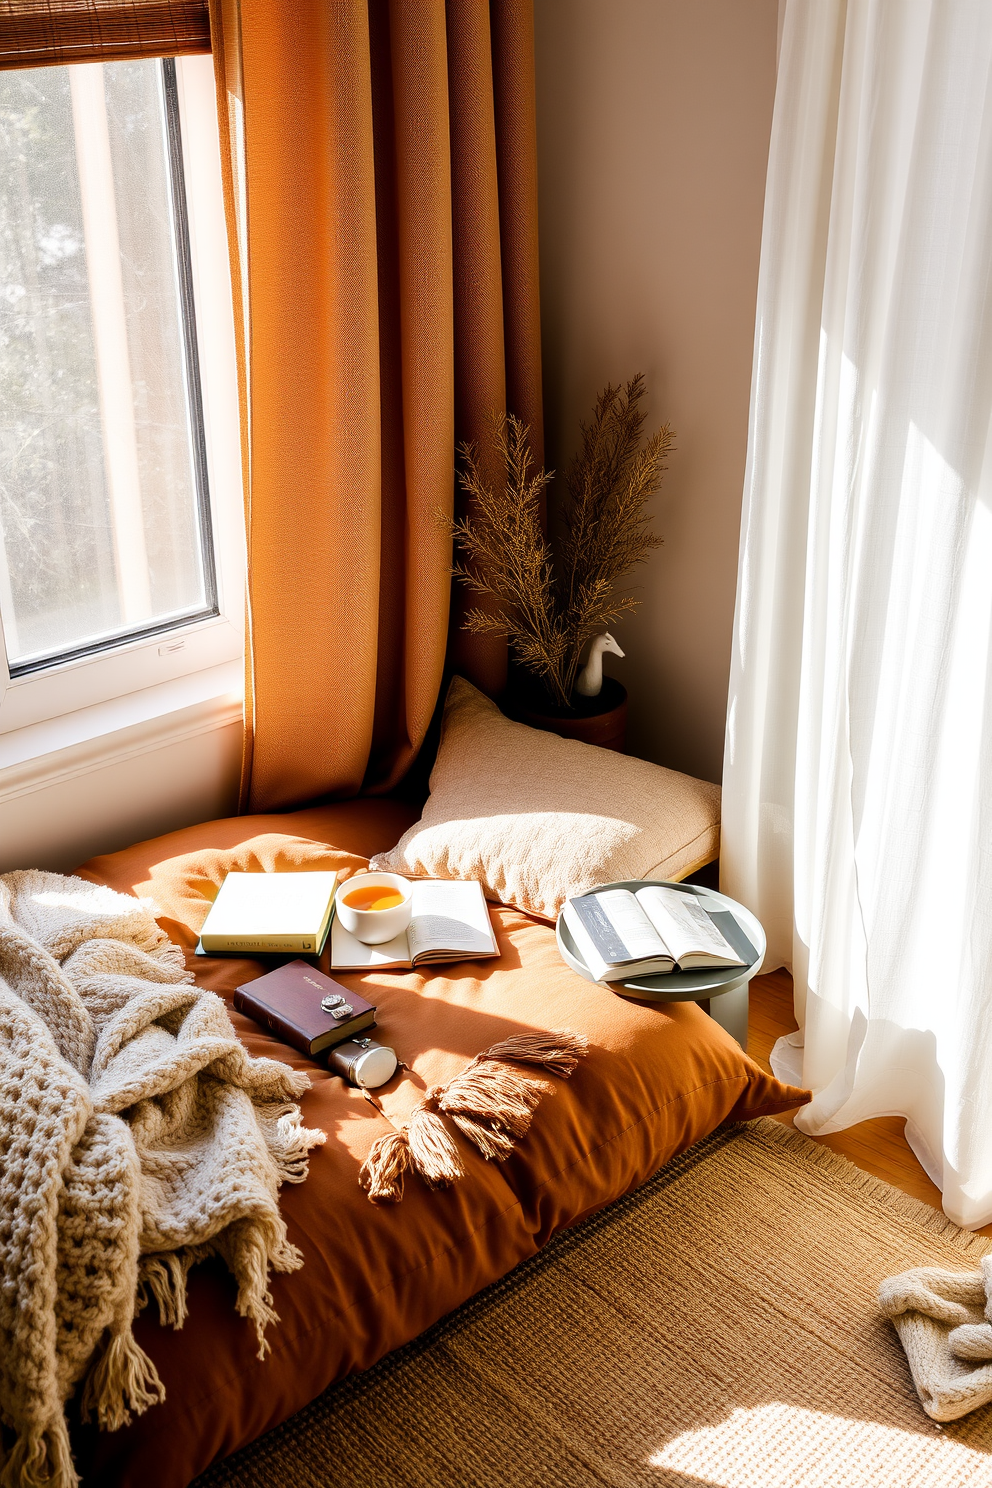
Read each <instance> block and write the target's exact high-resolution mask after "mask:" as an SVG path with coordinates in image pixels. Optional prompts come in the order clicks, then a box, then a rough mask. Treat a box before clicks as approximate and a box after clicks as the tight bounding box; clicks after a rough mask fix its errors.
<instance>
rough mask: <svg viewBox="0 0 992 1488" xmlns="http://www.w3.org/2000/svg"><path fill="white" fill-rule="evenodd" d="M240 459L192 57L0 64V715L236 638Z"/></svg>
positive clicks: (209, 153) (94, 694)
mask: <svg viewBox="0 0 992 1488" xmlns="http://www.w3.org/2000/svg"><path fill="white" fill-rule="evenodd" d="M201 374H202V375H201ZM238 461H239V449H238V432H237V394H236V383H235V371H234V352H233V325H232V324H231V309H230V287H229V281H228V278H227V265H226V245H225V239H224V227H223V208H222V201H221V184H220V169H219V157H218V149H217V137H216V120H215V117H214V116H213V79H212V67H211V62H210V59H209V57H189V58H183V59H181V60H179V61H176V60H174V59H166V60H164V61H163V60H161V59H131V60H126V61H112V62H105V63H99V62H96V63H85V64H74V65H71V66H53V67H36V68H30V69H27V70H11V71H2V72H0V623H2V635H3V650H4V655H5V658H6V690H5V693H4V696H3V700H2V702H0V732H3V731H5V730H8V729H11V728H15V727H20V726H22V725H24V724H25V723H28V722H32V721H35V720H37V719H40V718H46V717H54V716H56V715H57V714H59V713H61V712H64V711H68V710H70V709H74V708H79V707H83V706H86V704H87V703H89V702H93V701H99V700H101V699H104V698H108V697H113V696H119V695H120V694H121V693H123V692H127V691H132V690H135V689H137V688H142V687H147V686H149V685H152V684H154V683H155V682H158V681H162V680H169V679H171V678H174V677H175V676H177V675H180V674H181V673H182V672H184V671H191V670H196V669H199V668H203V667H207V666H210V665H213V664H216V663H217V662H219V661H224V660H227V659H229V658H231V657H233V656H235V655H237V654H238V653H239V651H240V647H241V634H240V624H239V619H240V615H239V612H240V606H241V602H242V594H243V587H242V586H243V578H242V574H243V558H242V554H241V550H240V530H239V529H240V510H239V508H240V498H239V488H240V472H239V468H238ZM0 680H3V679H0Z"/></svg>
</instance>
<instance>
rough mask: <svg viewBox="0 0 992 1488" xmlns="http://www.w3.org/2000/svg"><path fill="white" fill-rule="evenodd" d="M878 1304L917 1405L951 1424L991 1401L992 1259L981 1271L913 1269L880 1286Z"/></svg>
mask: <svg viewBox="0 0 992 1488" xmlns="http://www.w3.org/2000/svg"><path fill="white" fill-rule="evenodd" d="M878 1301H879V1305H880V1307H881V1309H882V1311H883V1312H884V1313H885V1315H886V1317H888V1318H891V1319H892V1323H893V1326H894V1327H895V1329H896V1332H897V1333H898V1334H899V1338H900V1341H901V1342H902V1346H903V1348H904V1349H905V1350H906V1358H907V1360H908V1361H909V1368H910V1372H911V1373H912V1376H913V1384H914V1385H915V1386H916V1393H917V1395H919V1397H920V1403H921V1405H922V1406H923V1409H924V1410H925V1411H926V1413H927V1415H928V1416H932V1418H933V1419H934V1420H935V1421H956V1420H958V1419H959V1418H960V1417H961V1416H966V1415H967V1414H968V1412H969V1411H973V1410H977V1409H978V1407H979V1406H980V1405H988V1403H989V1401H990V1400H992V1256H983V1257H982V1261H981V1270H980V1271H941V1270H939V1269H938V1268H937V1267H935V1266H918V1267H917V1268H916V1269H915V1270H913V1271H902V1272H900V1274H899V1275H898V1276H889V1277H887V1278H886V1280H885V1281H883V1282H882V1285H881V1287H880V1288H879V1292H878Z"/></svg>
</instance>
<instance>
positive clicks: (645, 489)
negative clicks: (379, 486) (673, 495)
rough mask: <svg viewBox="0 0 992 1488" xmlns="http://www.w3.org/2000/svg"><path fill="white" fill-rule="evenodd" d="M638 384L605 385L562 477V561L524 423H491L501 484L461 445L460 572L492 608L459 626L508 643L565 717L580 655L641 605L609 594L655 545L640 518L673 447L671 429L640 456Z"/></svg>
mask: <svg viewBox="0 0 992 1488" xmlns="http://www.w3.org/2000/svg"><path fill="white" fill-rule="evenodd" d="M644 393H645V387H644V378H643V376H642V375H641V374H640V373H638V374H637V376H635V377H632V378H631V379H630V381H629V382H628V383H627V384H626V386H625V387H624V388H623V389H620V388H615V387H606V388H604V389H603V391H602V392H601V393H600V394H599V397H598V398H597V400H596V406H595V409H594V410H593V414H592V418H591V420H590V422H589V423H588V424H583V425H582V448H581V450H580V452H579V454H578V455H577V456H576V457H575V459H574V460H573V461H572V463H571V464H570V466H569V467H568V469H567V471H566V492H565V497H564V500H563V502H562V505H561V509H560V513H559V526H560V529H561V534H562V535H561V540H560V542H559V544H558V554H557V562H556V555H555V554H554V552H553V550H552V547H551V544H550V543H549V542H548V540H547V538H546V537H545V535H544V531H543V528H542V524H541V497H542V495H543V493H544V490H545V488H546V487H547V485H548V483H549V482H550V480H551V474H550V473H549V472H548V471H545V470H540V471H537V472H536V473H533V472H532V466H533V459H532V456H531V452H530V445H529V430H528V428H527V426H526V424H522V423H521V422H520V420H519V419H516V418H514V417H513V416H512V415H511V416H509V417H505V416H503V415H497V416H495V417H494V419H493V436H492V440H493V447H494V450H495V453H496V455H497V456H498V457H499V461H500V463H501V465H502V468H503V470H504V471H505V481H504V480H502V479H501V480H499V481H497V482H489V481H487V480H486V479H485V478H484V476H483V474H482V471H481V466H480V461H479V458H478V451H477V450H476V448H475V446H474V445H463V446H461V448H460V450H459V454H460V456H461V458H462V460H463V462H464V465H463V469H462V471H461V473H460V476H459V481H460V484H461V487H462V489H463V490H464V491H465V492H466V494H467V495H468V497H469V499H470V511H469V514H468V516H466V517H463V518H461V519H460V520H459V521H456V522H453V523H452V536H453V538H454V542H455V545H456V546H457V547H458V548H459V549H460V550H461V552H462V554H463V560H464V561H462V562H460V563H457V564H456V565H455V569H454V571H455V574H456V575H457V577H458V578H459V579H461V581H462V582H463V583H464V584H466V585H467V586H468V588H469V589H471V590H472V591H473V592H474V593H476V594H485V595H488V596H489V597H490V598H491V599H492V600H493V601H494V602H495V603H494V605H493V608H492V610H491V611H488V610H483V609H481V608H474V609H471V610H469V611H468V613H467V614H466V616H465V619H464V622H463V624H464V627H465V629H466V630H469V631H473V632H475V633H476V634H499V635H505V636H506V637H507V638H508V640H509V642H510V645H511V647H512V649H513V652H514V655H515V657H516V659H517V661H518V662H519V663H520V664H521V665H522V666H523V667H525V668H526V670H527V671H529V672H531V673H532V674H533V675H534V676H536V677H538V678H539V679H540V680H541V681H542V682H543V684H544V686H545V687H546V689H547V691H548V693H549V694H550V696H551V698H552V699H553V700H554V702H555V703H557V704H558V705H559V706H561V707H564V708H567V707H569V706H570V705H571V702H572V691H573V688H574V686H575V678H576V674H577V672H578V668H579V661H580V658H581V655H582V650H583V647H584V646H585V644H586V642H587V641H588V640H589V639H590V637H591V636H593V635H595V634H597V633H598V632H599V631H601V630H603V629H604V628H606V627H608V626H609V625H611V624H612V623H614V622H615V621H616V620H618V619H619V618H620V616H621V615H624V614H629V613H630V612H631V611H633V610H635V609H636V608H637V604H638V601H637V600H636V599H635V598H634V597H633V595H630V594H623V593H617V589H616V586H617V584H618V582H619V581H620V579H622V578H623V577H624V575H625V574H627V573H629V571H630V570H631V568H633V567H634V565H635V564H637V563H641V562H643V561H644V559H645V558H646V557H647V556H648V554H649V553H650V552H651V550H652V549H653V548H656V547H658V545H659V544H660V542H661V538H659V537H657V536H656V535H655V534H654V533H653V532H652V531H651V528H650V517H649V515H648V513H647V510H646V505H647V501H648V499H649V497H650V496H651V495H652V494H653V493H654V492H655V491H656V490H657V489H658V486H659V484H660V483H661V478H662V475H663V473H664V471H665V468H666V456H667V455H668V453H669V451H670V450H671V449H672V440H673V435H672V431H671V429H670V428H669V427H668V425H667V424H666V425H665V426H664V428H662V429H660V430H659V431H658V432H657V433H656V434H653V435H652V436H651V438H650V439H648V441H647V443H646V444H644V445H643V447H642V438H643V429H644V420H645V412H644V410H643V408H642V407H641V400H642V398H643V397H644Z"/></svg>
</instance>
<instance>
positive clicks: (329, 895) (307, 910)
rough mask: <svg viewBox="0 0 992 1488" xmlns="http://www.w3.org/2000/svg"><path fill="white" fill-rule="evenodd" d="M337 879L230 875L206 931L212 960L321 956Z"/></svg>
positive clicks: (205, 941) (314, 875) (302, 875)
mask: <svg viewBox="0 0 992 1488" xmlns="http://www.w3.org/2000/svg"><path fill="white" fill-rule="evenodd" d="M337 881H338V876H337V873H322V872H321V873H229V874H228V875H227V877H226V878H225V880H224V882H223V883H222V884H221V886H220V892H219V894H218V895H217V898H216V899H215V900H214V902H213V904H212V905H211V908H210V913H209V914H208V915H207V918H206V919H205V920H204V922H203V929H202V930H201V931H200V946H201V947H202V949H203V951H204V952H205V953H206V954H207V955H211V954H214V953H217V952H224V951H226V952H232V951H235V952H241V953H242V954H244V955H249V956H250V955H252V954H253V953H256V952H257V953H260V954H262V955H270V954H272V953H278V952H281V951H293V952H295V953H296V954H297V955H304V956H316V955H319V954H320V951H321V950H322V948H323V945H324V941H325V940H326V938H327V929H328V926H329V925H330V923H331V913H332V910H333V908H334V890H335V888H336V886H337Z"/></svg>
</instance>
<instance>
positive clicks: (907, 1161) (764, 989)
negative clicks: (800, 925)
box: [747, 971, 992, 1235]
mask: <svg viewBox="0 0 992 1488" xmlns="http://www.w3.org/2000/svg"><path fill="white" fill-rule="evenodd" d="M750 990H751V1006H750V1012H749V1015H748V1041H747V1047H748V1053H749V1054H750V1055H751V1057H752V1059H756V1060H757V1061H758V1063H759V1064H760V1065H761V1066H762V1068H763V1069H766V1070H767V1069H770V1065H769V1063H768V1056H769V1054H770V1053H771V1049H772V1045H773V1044H774V1042H775V1040H776V1039H777V1038H780V1037H781V1036H782V1034H785V1033H791V1032H792V1031H793V1029H795V1028H796V1027H797V1024H796V1020H795V1017H794V1016H793V1011H792V978H791V976H790V975H789V973H788V972H787V971H773V972H771V973H770V975H768V976H760V977H755V979H754V981H753V982H752V983H751V989H750ZM793 1115H794V1112H791V1111H790V1112H787V1113H786V1114H785V1115H784V1116H780V1117H778V1120H779V1121H784V1122H785V1123H786V1124H787V1125H788V1126H791V1125H792V1117H793ZM903 1126H904V1122H903V1120H902V1118H901V1117H900V1116H881V1117H877V1118H876V1119H875V1120H874V1121H862V1122H859V1124H858V1125H857V1126H852V1127H849V1128H848V1129H847V1131H842V1132H835V1133H833V1134H832V1135H830V1136H828V1137H814V1138H813V1140H814V1141H816V1142H820V1143H822V1144H823V1145H824V1146H825V1147H832V1148H833V1150H834V1151H835V1152H839V1153H841V1154H842V1156H844V1157H846V1158H847V1159H848V1160H849V1161H850V1162H853V1163H856V1164H857V1166H858V1167H859V1168H862V1169H863V1170H864V1171H865V1172H866V1173H874V1174H875V1176H876V1177H877V1178H884V1179H885V1181H886V1183H891V1184H893V1186H894V1187H895V1188H901V1189H902V1191H903V1193H908V1194H912V1195H913V1197H914V1198H917V1199H922V1200H923V1201H924V1203H926V1204H932V1205H933V1207H934V1208H935V1209H939V1208H940V1190H939V1189H937V1188H935V1187H934V1185H933V1184H932V1183H931V1182H930V1179H929V1178H928V1177H927V1175H926V1173H925V1172H924V1171H923V1169H922V1168H921V1167H920V1164H919V1163H918V1162H917V1160H916V1158H915V1156H914V1155H913V1152H912V1149H911V1148H910V1146H909V1143H908V1142H907V1141H906V1138H905V1137H904V1136H903ZM979 1233H980V1234H982V1235H992V1225H987V1226H986V1227H985V1229H983V1230H981V1231H979Z"/></svg>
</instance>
